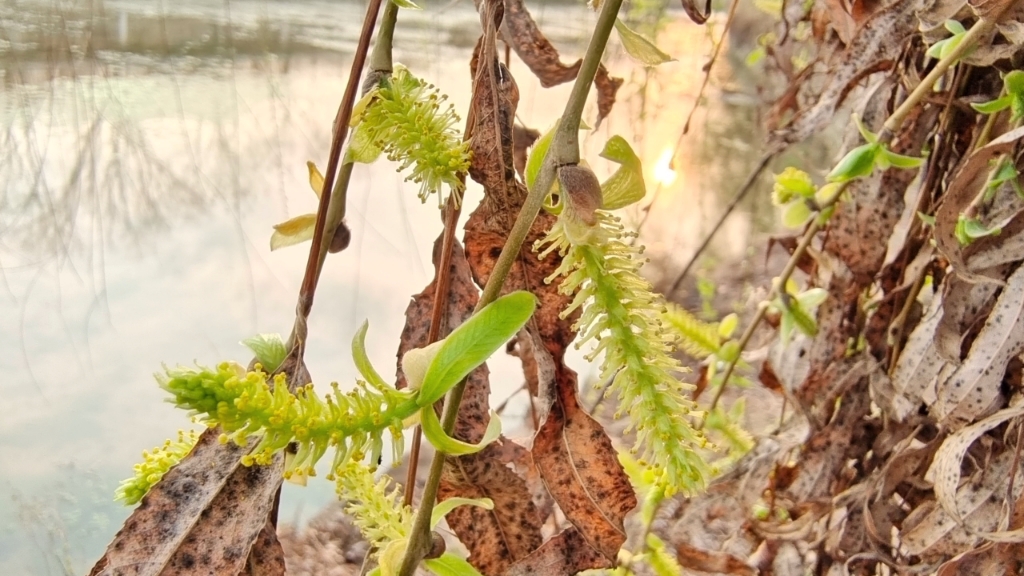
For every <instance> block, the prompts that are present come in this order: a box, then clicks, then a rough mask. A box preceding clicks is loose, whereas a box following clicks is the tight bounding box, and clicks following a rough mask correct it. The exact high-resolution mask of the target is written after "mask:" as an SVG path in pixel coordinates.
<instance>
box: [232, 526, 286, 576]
mask: <svg viewBox="0 0 1024 576" xmlns="http://www.w3.org/2000/svg"><path fill="white" fill-rule="evenodd" d="M284 573H285V565H284V548H283V547H282V546H281V541H280V540H278V539H277V528H276V527H274V523H273V522H271V521H270V520H269V519H268V520H267V523H266V524H265V525H264V526H263V530H262V531H260V534H259V536H257V537H256V542H255V544H253V547H252V551H251V552H250V553H249V559H248V560H247V561H246V563H245V569H243V570H242V571H241V572H240V573H239V576H284Z"/></svg>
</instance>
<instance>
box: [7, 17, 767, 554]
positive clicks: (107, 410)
mask: <svg viewBox="0 0 1024 576" xmlns="http://www.w3.org/2000/svg"><path fill="white" fill-rule="evenodd" d="M362 12H363V6H362V5H361V4H360V3H357V2H343V3H338V2H327V1H316V0H302V1H298V2H287V3H282V2H268V1H264V0H250V1H242V0H237V1H236V0H231V1H229V2H223V3H215V4H211V3H209V2H204V1H202V0H185V1H180V2H174V3H161V2H157V3H152V2H137V1H134V0H121V1H113V0H108V1H105V2H100V1H98V0H96V1H93V2H84V1H80V2H76V3H71V4H66V3H56V2H54V3H51V2H47V1H38V2H32V1H27V0H18V1H13V0H6V2H2V3H0V71H2V78H3V84H2V88H0V126H2V131H0V143H2V144H0V145H2V146H3V152H4V153H3V154H2V157H0V182H2V183H3V184H2V185H0V373H2V374H4V376H5V378H4V379H3V380H2V381H0V382H2V383H0V414H4V417H3V419H2V420H0V462H2V463H3V465H2V467H0V573H2V574H21V573H54V574H57V573H80V572H82V571H83V570H84V569H85V568H86V566H87V564H88V563H89V562H90V561H92V560H94V559H95V558H96V557H98V555H99V553H100V551H101V550H102V546H103V545H104V544H105V543H106V542H107V541H108V540H109V538H110V537H111V535H112V534H113V532H114V531H115V530H116V529H117V527H119V525H120V523H121V520H122V519H123V517H124V516H125V515H126V513H127V512H126V511H125V510H124V509H122V508H119V507H118V506H116V505H114V504H112V503H111V502H110V501H109V497H110V494H111V492H112V490H113V487H114V485H116V481H117V480H118V479H119V478H121V477H123V476H125V475H126V474H127V472H128V471H129V470H130V467H131V464H132V463H134V462H135V461H136V460H137V459H138V454H139V452H140V451H141V450H142V449H144V448H148V447H151V446H154V445H158V444H159V443H161V442H162V440H163V439H164V438H166V437H169V436H172V435H174V432H175V430H177V429H178V428H180V427H182V426H187V422H186V421H185V420H184V419H183V418H182V415H181V414H179V413H177V412H176V411H174V410H173V409H172V408H171V407H170V406H168V405H166V404H164V403H162V402H161V400H162V399H163V395H162V394H161V393H160V391H159V389H157V387H156V386H155V385H154V383H153V380H152V377H151V374H152V372H153V371H155V370H156V369H158V368H159V366H160V365H161V363H163V362H167V363H189V362H191V361H193V360H195V361H198V362H201V363H207V364H209V363H213V362H216V361H218V360H222V359H226V358H235V359H240V360H244V359H245V358H247V356H246V353H245V351H244V350H243V349H242V348H241V347H240V346H239V345H238V344H237V342H238V340H240V339H241V338H243V337H246V336H248V335H251V334H253V333H256V332H268V331H280V330H285V329H287V327H289V326H290V325H291V319H292V311H293V309H294V298H295V294H296V293H297V289H298V283H299V281H300V278H301V274H302V268H303V265H304V261H305V252H304V249H303V248H291V249H286V250H282V251H280V252H274V253H270V252H269V249H268V241H269V236H270V230H271V228H270V226H271V225H272V224H273V223H276V222H279V221H282V220H284V219H286V218H288V217H291V216H295V215H297V214H301V213H304V212H309V211H311V210H313V209H314V206H315V198H314V196H313V195H312V194H311V193H310V192H309V189H308V185H307V184H306V175H305V170H306V169H305V161H306V160H309V159H313V160H316V161H318V162H319V163H320V164H321V166H322V165H323V164H324V160H323V157H324V155H325V154H326V151H327V148H328V146H329V130H330V121H331V120H332V119H333V117H334V112H335V108H336V106H337V101H338V99H339V97H340V95H341V93H342V91H343V88H344V85H343V83H344V74H345V71H347V69H348V67H349V53H350V51H351V49H352V46H353V45H354V42H355V38H356V35H357V34H358V29H357V25H358V23H359V22H360V21H361V18H362ZM534 15H535V17H536V18H537V20H538V21H539V22H540V24H541V26H542V27H543V28H544V29H545V31H546V32H547V33H548V35H549V37H550V38H551V39H552V40H553V41H554V42H555V43H556V45H558V46H559V48H561V49H562V50H563V51H564V53H565V59H566V60H569V59H571V58H575V57H576V56H577V55H579V54H581V53H582V51H583V49H584V46H585V39H586V34H587V32H588V30H589V29H590V27H591V26H592V24H593V21H594V15H593V14H592V13H589V12H588V11H586V10H585V9H583V8H581V7H580V6H578V5H576V4H571V5H544V6H539V7H537V8H535V13H534ZM401 18H402V22H401V25H400V27H399V32H398V35H397V39H396V49H397V54H396V57H397V59H399V60H400V61H402V62H404V63H406V64H408V65H409V66H410V68H412V69H413V70H414V71H416V72H417V73H418V74H420V75H421V76H423V77H425V78H428V79H429V80H430V81H432V82H434V83H435V84H437V85H438V86H439V88H440V89H441V90H442V91H443V92H446V93H448V94H449V95H450V96H451V99H452V101H453V103H454V104H455V106H456V109H457V110H464V109H465V107H466V104H467V102H468V93H467V88H468V85H469V80H468V77H467V76H468V73H467V68H468V66H467V62H468V58H469V54H470V50H471V47H472V44H473V42H475V39H476V33H475V32H474V31H475V30H476V29H477V28H476V27H477V26H478V24H477V22H478V19H477V16H476V14H475V13H474V12H473V10H472V3H470V2H462V3H457V4H452V5H449V4H447V3H437V4H436V5H430V4H428V5H427V9H426V10H424V11H422V12H405V11H403V13H402V17H401ZM705 34H706V32H704V31H703V29H699V28H696V27H693V26H691V25H689V24H687V23H685V22H683V21H682V20H681V19H679V18H678V17H676V16H672V17H671V18H670V23H669V24H668V29H667V30H666V31H665V32H664V33H663V34H662V35H661V38H662V39H663V40H662V41H660V42H661V43H662V48H663V49H665V50H666V51H668V52H670V53H672V54H673V55H674V56H676V57H677V58H678V59H679V60H678V61H677V62H675V63H671V64H668V65H665V66H664V67H662V68H659V69H658V71H657V72H656V73H655V72H645V71H643V70H642V69H640V68H638V67H637V66H636V65H634V64H633V63H631V62H629V61H628V60H626V59H624V58H623V57H622V56H621V54H619V55H616V54H615V53H613V54H612V55H611V56H610V57H609V58H608V59H607V62H606V63H607V64H608V65H609V67H610V68H611V70H612V72H613V73H616V74H619V75H624V76H626V77H627V78H630V79H632V80H633V82H632V83H627V86H626V87H625V88H624V89H623V92H622V93H621V95H620V100H621V102H620V106H619V108H618V109H617V110H616V112H615V113H614V114H613V116H612V118H611V119H610V120H609V121H608V122H606V123H605V124H604V125H603V126H601V127H600V129H599V130H596V131H594V132H593V133H591V134H589V135H588V136H587V138H586V139H585V142H584V146H585V155H586V156H587V157H588V158H590V159H591V161H592V163H593V164H594V167H595V169H596V170H597V171H599V172H602V171H603V173H610V171H611V170H613V169H614V165H611V164H608V163H606V162H604V161H602V160H600V159H599V158H598V153H599V152H600V150H601V148H602V146H603V143H604V142H605V141H606V140H607V138H608V137H609V136H610V135H612V134H614V133H620V134H623V135H624V136H626V137H627V138H630V139H632V141H634V142H636V143H637V146H638V149H637V151H638V153H640V155H641V157H642V158H644V160H645V161H646V164H647V165H648V166H649V167H653V166H654V165H655V164H656V160H657V159H658V158H659V157H660V156H661V155H663V154H664V152H665V150H666V149H668V148H670V147H671V146H672V145H673V144H674V142H675V140H676V137H677V136H678V130H679V127H680V126H681V125H682V118H683V117H684V115H685V114H686V113H687V112H688V110H689V107H690V106H691V104H692V102H693V100H694V98H695V97H696V93H695V91H696V87H697V86H698V85H699V82H700V79H701V76H700V73H699V70H700V66H701V64H702V63H703V59H704V58H705V52H706V49H707V42H706V36H705ZM511 69H512V72H513V74H515V75H516V76H517V79H518V80H519V84H520V91H521V94H522V102H521V106H520V110H519V117H520V118H521V119H522V120H523V121H524V122H526V123H527V124H529V125H531V126H533V127H536V128H540V129H544V128H546V127H547V126H549V125H550V124H551V123H552V122H553V121H554V120H555V118H557V116H558V115H559V113H560V111H561V103H562V102H564V99H565V97H566V96H567V95H568V92H569V86H561V87H557V88H554V89H542V88H540V86H539V85H538V84H537V83H536V81H534V80H532V79H531V78H530V77H529V75H528V71H527V70H526V69H525V67H524V66H523V65H522V64H521V63H519V62H516V61H513V63H512V66H511ZM719 75H720V76H719V77H716V81H715V85H716V86H721V85H722V84H724V83H725V82H727V81H728V78H729V77H730V74H729V67H728V65H727V64H723V65H722V66H720V68H719ZM701 114H702V115H704V116H701V117H700V120H699V121H698V122H697V126H699V128H697V129H696V130H695V132H696V133H695V134H694V135H693V137H691V138H688V139H687V140H685V141H684V147H683V149H681V150H680V152H679V155H678V156H677V162H676V171H677V178H676V180H675V181H674V182H671V183H668V182H667V181H666V182H665V183H664V185H663V187H662V191H661V192H660V194H659V195H658V202H657V203H656V204H655V207H654V210H653V211H652V212H653V213H654V214H656V215H657V217H652V218H651V219H650V221H649V222H648V224H647V225H646V228H645V234H644V241H645V242H646V243H648V244H649V245H650V246H651V249H652V250H651V252H652V253H653V254H654V255H655V256H656V257H658V256H659V255H661V256H663V257H664V258H666V259H667V260H668V261H673V260H674V259H675V258H676V257H677V256H678V254H677V253H679V252H682V251H684V250H683V248H681V247H686V246H692V245H693V243H694V239H695V238H697V237H698V236H699V235H700V234H701V233H702V229H701V226H700V222H701V221H702V220H706V219H708V218H709V217H708V216H707V214H708V213H710V214H715V213H716V211H717V207H718V204H719V200H718V197H717V196H716V195H715V194H708V193H707V191H708V190H716V189H717V187H718V186H719V185H720V184H722V182H720V181H719V179H720V178H721V173H720V172H717V171H718V170H725V171H726V172H727V173H729V174H733V173H735V172H739V171H741V170H742V163H743V162H744V161H745V160H743V158H746V157H748V156H745V155H744V154H745V152H744V151H743V150H741V149H740V148H741V146H739V145H740V144H747V143H749V142H752V141H753V138H751V137H750V136H749V134H750V128H749V126H747V127H745V128H744V127H740V126H739V125H729V124H723V123H722V122H724V121H723V120H720V119H719V120H714V115H712V116H711V117H709V116H706V115H705V113H704V112H702V113H701ZM590 118H593V114H591V115H590ZM735 121H736V120H735V119H733V120H730V122H735ZM723 125H725V126H727V128H726V129H724V133H725V134H726V138H724V139H718V140H716V141H712V140H709V139H708V138H707V137H706V136H707V135H708V134H712V133H714V130H715V129H717V128H720V127H721V126H723ZM728 126H731V127H728ZM697 134H704V136H703V137H699V136H698V135H697ZM729 138H732V139H733V140H734V148H728V146H730V144H728V142H729ZM716 142H717V143H716ZM722 142H725V143H726V144H725V146H726V148H722V146H723V144H722ZM715 146H718V149H717V151H712V152H710V153H707V154H705V153H704V152H702V150H709V149H711V148H713V147H715ZM702 154H705V155H704V156H702ZM723 157H725V158H729V159H731V160H730V161H731V162H733V163H734V164H728V163H726V164H720V163H719V160H720V159H721V158H723ZM746 161H748V162H749V160H746ZM709 166H726V168H724V169H720V168H709ZM651 170H653V168H650V169H649V172H651ZM738 178H742V175H740V176H738ZM651 181H652V182H653V178H651ZM652 188H653V186H652ZM478 199H479V190H477V189H474V188H471V189H470V190H469V192H468V196H467V200H466V201H467V204H468V205H470V206H472V205H475V203H476V202H477V201H478ZM695 205H700V206H701V210H699V211H698V210H694V209H693V207H694V206H695ZM705 209H706V211H705ZM348 213H349V218H348V220H349V224H350V227H351V228H352V230H353V240H352V244H351V246H350V248H349V250H347V251H346V252H344V253H343V254H342V255H341V256H340V257H332V258H331V259H329V261H328V264H327V268H326V270H325V272H324V275H323V277H322V281H321V288H320V291H319V292H318V297H317V301H316V304H315V306H314V310H313V315H312V318H311V323H310V334H311V336H312V338H311V340H310V342H309V347H308V350H307V353H308V354H307V355H308V359H309V367H310V370H311V372H312V374H313V376H314V379H315V380H316V381H317V382H318V383H324V384H326V383H327V382H329V381H330V380H337V381H339V382H342V383H343V384H344V383H347V382H351V381H352V379H353V378H354V377H355V371H354V369H353V368H352V367H351V365H350V363H349V361H348V359H347V356H346V353H345V350H346V349H347V346H348V345H347V343H348V341H349V339H350V338H351V336H352V334H353V333H354V331H355V329H356V327H357V326H358V325H359V324H360V323H362V321H363V320H364V319H369V321H370V326H371V328H370V332H369V337H368V345H369V352H370V356H371V359H372V360H373V361H374V363H375V364H376V365H377V366H379V367H380V368H381V370H382V371H384V372H388V371H390V368H389V367H390V366H393V365H394V349H395V343H396V342H397V338H398V335H399V334H400V332H401V329H402V325H403V323H404V318H403V317H402V313H403V311H404V303H405V302H407V299H408V298H409V295H410V294H412V293H414V292H417V291H419V290H420V289H421V288H422V287H423V286H424V285H425V284H426V283H427V282H428V281H429V278H430V276H431V268H430V264H429V252H430V246H431V242H432V240H433V239H434V238H435V237H436V235H437V234H438V232H439V230H440V222H439V220H438V217H437V213H436V211H435V210H434V208H433V205H432V204H431V205H428V206H426V207H424V206H422V205H420V203H419V202H418V200H416V195H415V186H409V185H406V184H404V183H403V182H402V178H401V176H399V175H397V174H395V172H394V168H393V166H390V165H388V164H386V163H379V164H375V165H373V166H370V167H360V168H359V169H357V170H356V171H355V175H354V180H353V185H352V189H351V190H350V192H349V209H348ZM638 215H639V212H634V213H632V215H631V216H630V217H632V218H637V217H638ZM744 222H745V220H743V219H740V220H738V224H736V226H737V227H738V228H737V230H739V232H737V231H736V230H734V231H733V235H734V237H735V238H737V239H739V240H740V242H737V245H739V244H742V243H743V242H742V241H743V240H745V238H746V234H747V233H748V230H749V226H748V225H747V224H745V223H744ZM492 373H494V374H496V376H495V378H496V383H495V384H496V389H497V390H496V392H495V396H496V402H500V401H501V400H503V399H504V397H505V396H506V395H508V394H510V393H511V392H512V391H513V390H515V389H516V388H518V386H519V384H520V382H519V377H518V376H516V375H515V374H516V372H515V364H514V363H512V362H509V361H507V360H498V361H496V363H495V364H493V365H492ZM503 374H504V376H503ZM523 409H524V407H523V405H521V404H520V405H518V407H517V405H515V404H513V406H512V408H510V413H509V415H510V416H511V417H512V418H515V417H516V416H518V415H519V414H521V413H522V410H523ZM516 410H519V413H518V414H517V413H516ZM331 497H333V495H332V489H331V486H330V484H329V483H327V482H312V483H311V484H310V488H307V489H305V490H298V489H289V492H288V493H287V495H286V498H285V508H284V512H283V517H284V518H285V519H286V520H292V519H295V518H299V517H301V516H302V514H307V515H308V514H310V513H312V512H314V511H315V508H317V507H318V506H319V505H320V504H321V503H323V502H325V501H327V500H328V499H330V498H331Z"/></svg>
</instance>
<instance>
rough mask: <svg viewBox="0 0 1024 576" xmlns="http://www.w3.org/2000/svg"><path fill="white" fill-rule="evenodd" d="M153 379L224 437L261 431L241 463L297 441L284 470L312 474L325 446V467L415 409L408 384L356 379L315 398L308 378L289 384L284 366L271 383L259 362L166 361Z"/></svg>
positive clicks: (367, 447) (366, 445)
mask: <svg viewBox="0 0 1024 576" xmlns="http://www.w3.org/2000/svg"><path fill="white" fill-rule="evenodd" d="M160 386H161V387H162V388H163V389H164V390H166V391H168V392H169V393H170V394H171V395H172V399H171V401H172V402H173V403H174V404H176V405H177V406H178V407H179V408H183V409H186V410H189V411H190V413H191V414H192V415H195V416H197V417H198V419H199V421H200V422H203V423H204V424H206V425H207V426H211V427H212V426H218V425H219V426H220V427H221V428H222V429H223V430H224V433H225V438H226V439H230V440H233V441H235V442H236V443H238V444H242V443H244V442H245V440H246V439H247V438H248V437H249V436H252V435H257V434H260V435H262V438H261V440H260V443H259V444H258V445H257V446H256V448H255V449H254V450H253V451H252V452H251V453H250V454H249V455H247V456H246V457H244V458H243V464H246V465H252V464H267V463H269V462H270V461H271V459H272V458H273V456H274V454H276V453H277V452H279V451H281V450H283V449H284V448H285V447H286V446H287V445H288V444H289V443H290V442H293V441H294V442H297V443H298V444H299V450H298V452H297V454H296V457H295V458H294V459H293V460H292V462H291V465H290V467H289V469H288V470H286V471H285V475H286V476H290V475H291V474H292V473H293V472H296V471H298V472H302V473H306V474H311V473H312V472H313V467H314V466H315V465H316V463H317V461H319V460H320V458H321V457H323V455H324V454H325V453H326V452H327V450H328V449H329V448H332V447H333V448H335V449H336V456H335V459H334V465H333V466H332V470H334V469H336V468H338V467H339V466H341V465H342V464H344V463H345V462H346V461H347V460H348V459H349V458H355V457H356V456H357V455H365V454H366V453H368V452H370V451H371V450H374V451H375V448H376V446H382V445H383V440H382V435H383V433H384V431H385V430H389V429H390V430H401V427H402V422H403V421H404V420H405V419H407V418H409V417H410V416H412V415H413V414H415V413H416V411H417V410H419V406H418V405H417V404H416V400H415V393H413V392H408V391H399V390H378V389H374V388H371V387H370V386H368V385H366V384H365V383H363V382H357V386H358V387H359V390H358V392H355V391H353V392H350V393H347V394H345V393H342V392H340V391H339V390H338V387H337V384H332V387H333V391H332V393H331V394H330V395H328V396H327V398H326V399H321V398H320V397H319V396H318V395H317V394H316V393H315V392H314V391H313V387H312V386H305V387H302V388H299V389H298V390H296V391H295V393H294V394H293V393H291V392H289V391H288V386H287V382H286V381H285V377H284V375H283V374H278V375H276V376H274V378H273V386H272V387H271V383H270V382H268V375H267V374H266V373H265V372H263V371H262V370H260V369H259V368H258V367H257V370H256V371H254V372H246V371H245V370H244V369H243V368H242V367H241V366H239V365H237V364H233V363H228V362H225V363H222V364H220V365H219V366H217V369H216V370H210V369H208V368H198V369H192V368H174V369H169V370H167V374H166V376H165V377H162V378H160ZM399 436H400V434H399ZM359 457H360V458H361V457H362V456H359Z"/></svg>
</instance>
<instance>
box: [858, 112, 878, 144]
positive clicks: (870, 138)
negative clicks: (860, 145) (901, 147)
mask: <svg viewBox="0 0 1024 576" xmlns="http://www.w3.org/2000/svg"><path fill="white" fill-rule="evenodd" d="M853 122H854V124H856V125H857V131H858V132H860V135H861V137H862V138H864V140H865V141H866V142H867V143H868V144H875V143H877V142H878V134H875V133H874V132H872V131H871V130H868V127H867V125H865V124H864V121H863V120H861V118H860V116H859V115H857V114H854V115H853Z"/></svg>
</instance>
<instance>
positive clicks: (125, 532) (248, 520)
mask: <svg viewBox="0 0 1024 576" xmlns="http://www.w3.org/2000/svg"><path fill="white" fill-rule="evenodd" d="M278 372H283V373H285V374H287V375H288V387H289V389H290V390H294V389H296V388H298V387H300V386H305V385H306V384H308V383H309V382H310V377H309V372H307V371H306V367H305V365H304V364H303V363H302V361H301V359H299V349H298V348H295V349H293V350H292V351H291V353H290V354H289V356H288V357H287V358H285V361H284V362H283V363H282V365H281V367H280V368H279V369H278ZM219 436H220V430H219V429H218V428H212V429H208V430H206V431H205V432H203V434H202V435H201V436H200V437H199V441H198V442H197V443H196V446H195V447H194V448H193V449H192V451H191V452H189V454H188V455H187V456H186V457H185V458H183V459H182V460H181V462H179V463H178V465H177V466H175V467H173V468H171V469H170V470H169V471H168V472H167V473H166V474H165V475H164V477H163V478H162V479H161V480H160V482H157V484H156V485H154V486H153V488H152V489H150V491H149V493H148V494H147V495H146V496H145V497H144V498H143V499H142V502H141V503H140V504H139V506H138V508H136V509H135V511H134V512H132V514H131V516H129V517H128V519H127V520H125V523H124V526H123V527H122V528H121V530H120V531H119V532H118V533H117V535H116V536H114V539H113V541H111V543H110V545H109V546H108V547H107V551H106V553H105V554H104V555H103V557H102V558H100V560H99V561H98V562H97V563H96V565H95V566H93V569H92V571H91V572H90V576H99V575H112V574H124V575H139V576H141V575H156V574H162V575H164V576H171V575H175V574H182V575H185V574H196V573H209V574H238V573H240V572H241V571H242V570H244V569H245V568H246V564H247V561H248V560H249V558H250V554H251V553H253V551H254V550H255V553H253V559H254V561H256V562H257V563H258V564H259V565H260V566H263V567H267V569H271V567H272V566H273V565H274V558H275V556H276V554H277V553H276V551H275V544H274V542H275V541H276V539H274V540H271V539H269V538H263V539H258V537H259V536H260V534H261V533H262V532H263V530H264V528H265V526H266V524H267V520H268V518H269V515H270V512H271V510H272V508H273V505H274V500H275V496H276V494H277V491H278V489H279V488H280V486H281V481H282V473H283V471H284V454H280V453H279V454H277V455H276V456H275V457H274V459H273V462H272V463H271V464H270V465H268V466H252V467H246V466H242V463H241V458H242V456H243V455H245V454H247V453H249V452H250V451H252V450H253V449H254V448H255V447H256V445H257V444H258V443H259V440H258V439H255V438H254V439H251V440H250V441H249V442H248V443H247V444H246V445H245V446H237V445H235V444H233V443H228V444H221V443H220V442H219V441H218V438H219ZM264 546H265V548H264ZM278 547H279V546H278ZM269 573H273V572H269Z"/></svg>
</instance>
